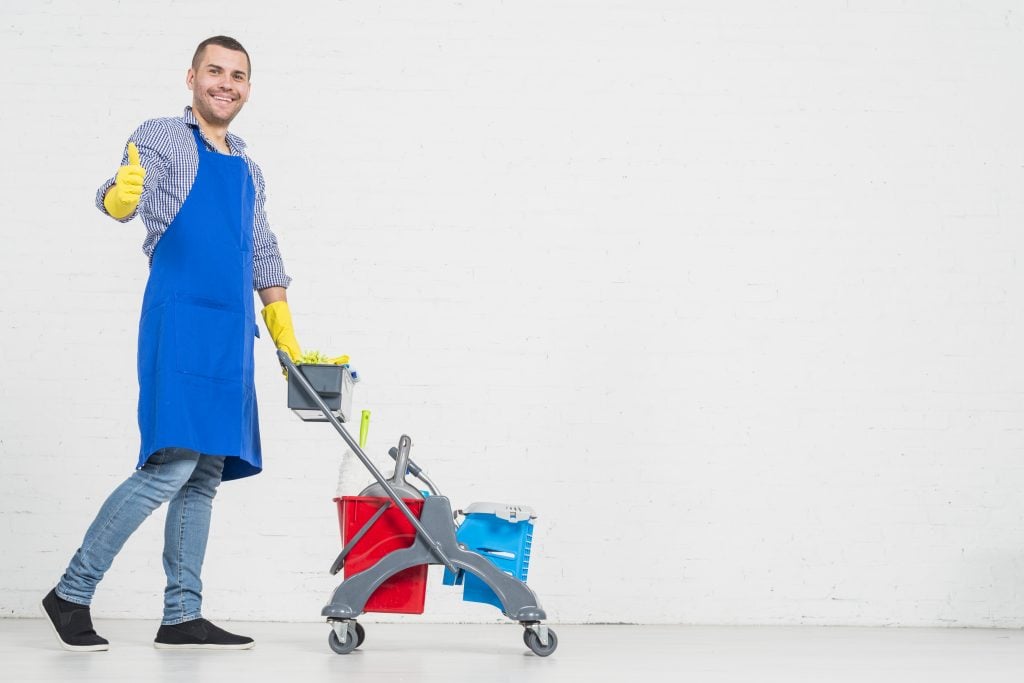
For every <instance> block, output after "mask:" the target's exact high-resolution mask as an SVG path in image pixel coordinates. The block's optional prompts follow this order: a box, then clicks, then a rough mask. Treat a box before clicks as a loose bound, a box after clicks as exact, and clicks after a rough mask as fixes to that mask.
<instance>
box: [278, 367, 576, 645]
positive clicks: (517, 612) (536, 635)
mask: <svg viewBox="0 0 1024 683" xmlns="http://www.w3.org/2000/svg"><path fill="white" fill-rule="evenodd" d="M278 357H279V358H280V359H281V364H282V365H283V366H284V367H285V368H286V369H287V370H288V373H289V379H290V380H294V381H295V382H297V383H298V385H299V386H300V387H301V388H302V389H303V390H304V391H305V392H306V394H307V395H308V396H309V398H310V399H311V400H312V401H313V403H314V404H315V405H316V406H317V407H318V408H319V409H320V411H321V412H322V413H323V415H324V417H325V418H326V419H327V421H328V422H330V423H331V425H332V426H333V427H334V429H335V430H337V432H338V434H340V435H341V438H342V439H344V441H345V443H346V444H347V445H348V447H349V448H350V449H351V450H352V452H353V453H355V455H356V457H357V458H359V461H360V462H362V463H363V466H364V467H365V468H366V469H367V470H368V471H369V472H370V474H371V475H372V476H373V478H374V479H375V480H376V481H377V483H378V484H379V485H380V486H381V488H382V489H383V490H384V491H385V493H386V494H387V497H388V498H389V499H390V500H389V501H387V502H382V505H381V507H380V509H379V510H378V511H377V512H376V513H375V514H374V515H373V516H372V517H371V518H370V519H369V520H368V521H367V522H366V524H364V525H363V527H362V528H361V529H360V530H359V532H358V533H357V534H356V535H355V536H354V537H353V538H352V539H351V540H350V541H349V542H348V543H347V544H346V545H345V548H343V549H342V551H341V554H340V555H338V558H337V559H336V560H335V561H334V564H333V565H332V566H331V573H332V574H336V573H337V572H338V571H340V570H341V569H342V567H343V566H344V562H345V556H346V555H347V554H348V552H349V551H350V550H351V549H352V547H353V546H354V545H355V543H356V542H357V541H358V540H359V538H361V537H362V535H363V534H365V533H366V531H367V530H368V529H369V528H370V526H372V525H373V524H374V523H375V522H376V521H377V520H378V519H379V518H380V516H381V515H383V514H384V512H385V511H386V510H387V509H389V508H391V507H397V508H398V509H399V511H401V513H402V515H403V516H404V517H405V518H406V520H408V521H409V523H410V524H411V525H412V527H413V528H414V529H415V530H416V538H415V541H414V542H413V544H412V545H411V546H410V547H408V548H403V549H401V550H395V551H392V552H390V553H388V554H387V555H385V556H384V557H383V558H381V559H380V560H378V561H377V562H376V563H375V564H374V565H372V566H371V567H368V568H367V569H365V570H363V571H361V572H359V573H358V574H354V575H352V576H350V577H348V578H347V579H344V580H343V581H342V582H341V584H340V585H339V586H338V587H337V588H336V589H335V591H334V594H333V595H332V596H331V601H330V602H329V603H327V605H326V606H324V608H323V610H322V611H321V613H320V614H321V615H322V616H324V617H327V622H328V623H329V624H331V626H332V631H331V633H330V634H329V638H328V642H329V643H330V645H331V648H332V649H333V650H334V651H335V652H337V653H338V654H348V653H349V652H351V651H353V650H355V649H356V648H357V647H359V646H360V645H361V644H362V642H363V638H364V637H365V635H364V634H365V632H364V629H363V628H362V626H361V625H360V624H358V623H357V622H356V618H357V617H359V615H361V614H363V613H364V612H365V607H366V601H367V600H369V599H370V596H372V595H373V593H374V592H375V591H376V590H377V589H378V588H380V586H381V584H383V583H384V582H385V581H387V580H388V579H389V578H391V577H392V576H394V575H395V574H397V573H398V572H400V571H402V570H404V569H408V568H409V567H415V566H418V565H422V564H428V565H430V564H440V565H444V566H445V567H447V568H448V569H449V570H450V571H451V572H453V573H455V574H458V573H459V572H469V573H470V574H473V575H474V576H476V577H477V578H479V579H480V580H481V581H483V582H484V583H485V584H487V586H488V587H489V588H490V589H491V590H492V591H494V594H495V595H496V596H497V597H498V599H499V600H500V601H501V606H502V612H503V613H504V615H505V616H506V617H508V618H509V619H511V620H513V621H517V622H519V623H520V624H521V625H522V626H523V628H524V631H523V640H524V642H525V643H526V645H527V647H529V648H530V649H531V650H532V651H533V652H534V653H535V654H537V655H540V656H542V657H545V656H547V655H550V654H551V653H552V652H554V651H555V648H556V647H557V646H558V638H557V636H556V635H555V632H554V630H553V629H550V628H548V627H546V626H544V625H543V624H542V623H541V622H542V621H543V620H544V619H546V618H547V614H546V613H545V612H544V610H543V609H542V608H541V606H540V601H539V600H538V599H537V595H536V594H535V593H534V592H533V591H532V590H531V589H530V588H529V586H527V585H526V584H525V583H523V582H522V581H520V580H518V579H516V578H515V577H513V576H510V575H509V574H506V573H505V572H503V571H502V570H501V569H499V568H498V567H497V566H496V565H495V564H494V563H492V562H491V561H489V560H488V559H487V558H485V557H484V556H483V555H480V554H479V553H475V552H472V551H470V550H467V549H465V548H464V547H463V546H460V545H459V543H458V541H457V540H456V538H455V531H456V527H455V517H454V515H453V514H452V506H451V502H450V501H449V500H448V498H447V497H445V496H442V495H433V496H428V497H427V498H426V499H425V500H424V501H423V511H422V513H421V515H420V517H419V518H417V517H416V515H414V514H413V512H412V511H411V510H410V509H409V507H408V506H407V505H406V504H405V502H404V501H403V500H402V498H401V497H400V496H399V495H398V493H397V492H396V491H395V489H394V488H393V487H392V486H391V484H390V482H389V481H388V480H387V479H386V478H385V477H384V475H383V474H382V473H381V472H380V470H378V469H377V467H376V466H375V465H374V464H373V462H372V461H371V460H370V459H369V458H368V457H367V455H366V453H364V452H363V449H361V448H360V447H359V444H358V443H357V442H356V440H355V439H353V438H352V436H351V435H350V434H349V433H348V431H347V430H346V429H345V427H344V425H343V424H342V423H341V421H340V420H339V419H338V418H337V417H336V416H335V415H334V414H333V413H332V412H331V409H330V408H329V407H328V406H327V404H326V403H325V402H324V400H323V399H322V398H321V397H320V396H319V395H318V394H317V392H316V390H315V389H314V388H313V386H312V385H311V384H310V383H309V381H308V380H307V379H306V377H305V376H304V375H303V374H302V372H301V371H300V370H299V369H298V368H297V367H296V365H295V364H294V363H293V362H292V360H291V358H289V357H288V354H286V353H284V352H283V351H281V352H278ZM345 371H346V372H347V369H346V370H345ZM396 467H397V464H396ZM403 474H404V473H403Z"/></svg>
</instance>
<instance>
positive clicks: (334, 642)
mask: <svg viewBox="0 0 1024 683" xmlns="http://www.w3.org/2000/svg"><path fill="white" fill-rule="evenodd" d="M347 628H348V637H347V638H346V639H345V642H344V643H343V642H341V641H340V640H338V634H337V633H335V632H334V629H333V628H332V629H331V632H330V633H328V634H327V644H328V645H330V646H331V649H332V650H334V651H335V652H336V653H338V654H339V655H347V654H348V653H349V652H352V650H354V649H356V648H357V647H359V646H360V644H362V642H363V641H362V639H360V637H359V631H360V630H361V627H360V626H359V625H358V624H355V623H353V622H349V623H348V625H347Z"/></svg>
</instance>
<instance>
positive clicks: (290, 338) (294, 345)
mask: <svg viewBox="0 0 1024 683" xmlns="http://www.w3.org/2000/svg"><path fill="white" fill-rule="evenodd" d="M260 313H261V314H262V315H263V322H265V323H266V324H267V330H269V331H270V338H271V339H273V340H274V345H275V346H277V348H279V349H281V350H282V351H284V352H285V353H287V354H288V357H289V358H291V359H292V362H293V363H298V362H299V359H301V358H302V348H301V347H300V346H299V340H298V339H296V338H295V327H294V326H293V325H292V312H291V310H290V309H289V308H288V302H287V301H275V302H274V303H272V304H269V305H268V306H267V307H266V308H264V309H263V310H262V311H261V312H260ZM285 374H287V373H285Z"/></svg>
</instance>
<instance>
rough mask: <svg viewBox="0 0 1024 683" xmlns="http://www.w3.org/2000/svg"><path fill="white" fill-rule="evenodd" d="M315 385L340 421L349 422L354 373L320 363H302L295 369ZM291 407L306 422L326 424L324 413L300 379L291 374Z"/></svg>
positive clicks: (341, 367)
mask: <svg viewBox="0 0 1024 683" xmlns="http://www.w3.org/2000/svg"><path fill="white" fill-rule="evenodd" d="M295 367H296V368H297V369H298V371H299V372H301V373H302V374H303V376H304V377H305V378H306V380H307V381H308V382H309V383H310V384H311V385H312V386H313V388H314V389H315V390H316V393H317V394H318V395H319V396H320V398H321V399H322V400H323V402H324V403H326V404H327V407H328V408H330V409H331V412H332V413H333V414H334V416H335V417H336V418H338V421H339V422H346V421H347V420H348V418H349V416H350V415H351V414H352V387H353V382H352V374H351V373H350V372H349V369H348V368H347V367H343V366H341V365H327V364H319V363H300V364H299V365H296V366H295ZM288 407H289V408H290V409H292V410H293V411H295V414H296V415H298V416H299V417H300V418H302V419H303V420H305V421H306V422H327V418H326V417H324V414H323V412H322V411H321V410H320V408H319V407H318V406H317V405H316V403H314V401H313V399H312V398H311V397H310V396H309V394H307V393H306V390H305V389H303V388H302V385H301V384H299V382H298V380H297V379H296V378H295V377H293V376H292V375H291V374H290V373H289V375H288Z"/></svg>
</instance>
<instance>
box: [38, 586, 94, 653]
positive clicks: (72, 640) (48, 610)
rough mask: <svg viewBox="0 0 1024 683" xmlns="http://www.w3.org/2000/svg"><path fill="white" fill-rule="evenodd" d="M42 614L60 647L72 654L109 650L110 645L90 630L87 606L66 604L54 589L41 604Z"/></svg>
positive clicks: (72, 603) (90, 620)
mask: <svg viewBox="0 0 1024 683" xmlns="http://www.w3.org/2000/svg"><path fill="white" fill-rule="evenodd" d="M42 608H43V614H44V615H45V616H46V620H47V622H48V623H49V624H50V627H51V628H52V629H53V632H54V634H55V635H56V636H57V640H58V641H59V642H60V646H61V647H62V648H64V649H65V650H71V651H73V652H98V651H100V650H109V649H110V643H109V642H107V639H106V638H100V637H99V636H98V635H96V631H94V630H93V628H92V617H91V616H89V606H88V605H79V604H76V603H74V602H68V601H67V600H64V599H62V598H60V597H58V596H57V589H56V588H54V589H53V590H51V591H50V592H49V593H47V594H46V597H45V598H43V603H42Z"/></svg>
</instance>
